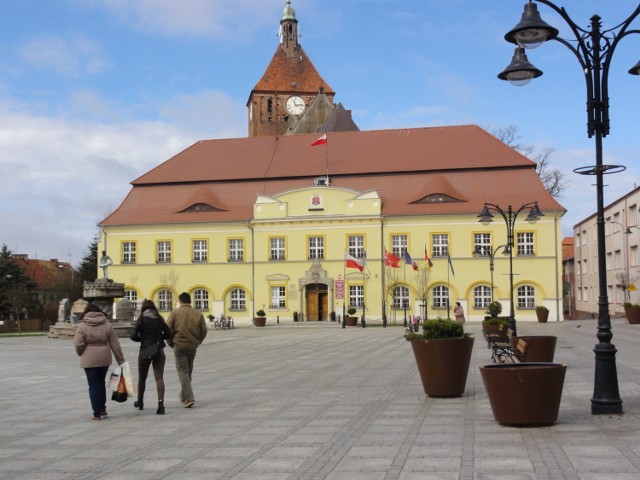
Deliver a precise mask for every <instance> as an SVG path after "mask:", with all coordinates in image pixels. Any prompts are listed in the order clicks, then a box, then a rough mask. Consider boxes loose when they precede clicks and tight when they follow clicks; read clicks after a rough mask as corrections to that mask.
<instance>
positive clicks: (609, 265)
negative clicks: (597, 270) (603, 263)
mask: <svg viewBox="0 0 640 480" xmlns="http://www.w3.org/2000/svg"><path fill="white" fill-rule="evenodd" d="M611 269H613V253H611V252H607V270H611Z"/></svg>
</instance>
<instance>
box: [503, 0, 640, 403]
mask: <svg viewBox="0 0 640 480" xmlns="http://www.w3.org/2000/svg"><path fill="white" fill-rule="evenodd" d="M537 3H541V4H543V5H547V6H548V7H550V8H551V9H553V10H554V11H555V12H556V13H557V14H558V15H560V17H561V18H562V19H563V20H564V21H565V23H566V24H567V25H568V27H569V29H570V31H571V33H572V35H573V37H574V38H573V39H572V40H571V41H568V40H565V39H563V38H561V37H558V33H559V31H558V29H556V28H554V27H552V26H550V25H549V24H547V23H546V22H544V21H543V20H542V18H541V17H540V14H539V13H538V8H537ZM537 3H534V2H533V1H532V0H529V3H527V4H525V6H524V13H523V14H522V18H521V19H520V23H518V25H516V26H515V27H514V28H513V29H512V30H511V31H509V32H508V33H507V34H506V35H505V37H504V38H505V40H507V41H508V42H511V43H515V44H516V45H517V47H516V54H515V55H514V58H513V60H512V62H511V64H510V65H509V66H508V67H507V68H506V69H505V70H504V71H503V72H501V73H500V74H499V75H498V78H500V79H502V80H508V81H509V82H511V83H515V84H516V85H525V84H527V83H528V82H529V81H530V80H531V79H533V78H537V77H539V76H540V75H542V71H541V70H538V69H537V68H535V67H534V66H533V65H531V64H530V63H529V62H528V60H527V57H526V55H525V54H524V49H525V48H535V47H538V46H540V45H541V44H542V43H544V42H546V41H548V40H555V41H557V42H559V43H561V44H562V45H564V46H565V47H567V48H568V49H569V50H570V51H571V53H573V54H574V56H575V57H576V58H577V59H578V62H579V63H580V66H581V67H582V71H583V74H584V78H585V82H586V87H587V134H588V136H589V138H591V137H595V146H596V159H595V160H596V162H595V166H587V167H580V168H577V169H575V170H574V172H575V173H578V174H580V175H595V177H596V195H597V213H596V216H597V219H596V226H597V239H598V282H599V297H598V333H597V337H598V344H596V346H595V348H594V353H595V359H596V368H595V381H594V392H593V398H592V399H591V413H592V414H608V413H622V400H621V399H620V394H619V391H618V374H617V370H616V361H615V357H616V352H617V350H616V348H615V346H614V345H613V344H612V343H611V338H612V337H613V334H612V333H611V320H610V317H609V299H608V298H607V276H606V257H605V253H606V252H605V231H604V199H603V187H604V183H603V176H604V175H605V174H609V173H616V172H621V171H623V170H624V169H625V167H624V166H622V165H604V164H603V162H602V139H603V138H604V137H606V136H607V134H608V133H609V67H610V65H611V58H612V56H613V53H614V51H615V50H616V47H617V46H618V43H619V42H620V40H622V39H623V38H624V37H626V36H627V35H629V34H632V33H640V30H631V29H629V27H630V25H631V23H632V22H633V21H634V20H635V19H636V17H638V15H639V14H640V5H638V6H637V7H636V8H635V10H634V11H633V12H632V13H631V15H629V17H627V19H626V20H624V21H623V22H622V23H620V24H619V25H617V26H616V27H614V28H611V29H609V30H602V24H601V22H600V17H599V16H598V15H593V16H592V17H591V26H590V28H589V29H584V28H582V27H580V26H578V25H577V24H576V23H575V22H574V21H573V20H572V19H571V17H569V15H568V14H567V12H566V10H565V9H564V7H558V6H557V5H555V4H554V3H553V2H550V1H549V0H537ZM516 57H517V58H516ZM629 73H630V74H632V75H640V62H638V63H636V64H635V65H634V66H633V67H631V69H630V70H629Z"/></svg>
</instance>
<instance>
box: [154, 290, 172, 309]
mask: <svg viewBox="0 0 640 480" xmlns="http://www.w3.org/2000/svg"><path fill="white" fill-rule="evenodd" d="M156 306H157V307H158V310H160V311H161V312H170V311H171V309H172V306H173V293H172V292H171V290H167V289H163V290H158V293H157V299H156Z"/></svg>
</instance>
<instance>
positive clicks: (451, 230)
mask: <svg viewBox="0 0 640 480" xmlns="http://www.w3.org/2000/svg"><path fill="white" fill-rule="evenodd" d="M333 98H334V92H333V90H332V89H331V87H329V85H327V83H326V82H325V81H324V79H322V77H321V76H320V75H319V74H318V72H317V71H316V69H315V67H314V66H313V64H312V63H311V61H310V60H309V59H308V57H307V56H306V54H305V52H304V50H303V49H302V47H301V45H300V44H299V43H298V35H297V19H296V17H295V12H294V11H293V8H292V7H291V4H290V1H287V2H286V5H285V8H284V10H283V14H282V17H281V21H280V43H279V45H278V46H277V49H276V53H275V54H274V56H273V58H272V60H271V62H270V64H269V66H268V67H267V70H266V71H265V74H264V75H263V77H262V78H261V79H260V81H259V82H258V84H256V87H254V89H253V90H252V91H251V93H250V96H249V100H248V103H247V107H248V115H249V118H248V123H249V125H248V126H249V136H248V137H247V138H234V139H222V140H203V141H200V142H197V143H196V144H194V145H192V146H191V147H189V148H187V149H186V150H184V151H183V152H181V153H179V154H177V155H176V156H174V157H173V158H171V159H169V160H167V161H166V162H164V163H162V164H160V165H158V166H157V167H156V168H154V169H152V170H151V171H149V172H147V173H146V174H144V175H142V176H141V177H139V178H138V179H136V180H134V181H133V182H132V189H131V191H130V192H129V194H128V195H127V197H126V198H125V199H124V201H123V202H122V204H121V205H120V206H119V207H118V208H117V209H116V210H115V211H114V212H113V213H111V214H110V215H109V216H108V217H107V218H105V219H104V220H103V221H102V222H100V227H101V228H102V237H101V242H100V246H99V248H100V249H101V250H106V252H107V254H108V255H109V256H110V257H111V258H112V259H113V265H112V266H111V267H110V268H109V276H110V277H111V278H112V279H113V280H115V281H116V282H120V283H124V284H125V290H126V296H127V298H129V299H131V300H140V299H142V298H150V299H153V300H154V301H155V302H156V305H157V306H158V307H159V309H160V310H162V311H168V310H170V309H171V308H173V307H174V306H175V303H176V301H177V295H178V294H179V293H180V292H182V291H187V292H189V293H191V296H192V298H193V301H194V306H195V307H196V308H198V309H200V310H202V311H203V313H205V315H209V314H213V315H215V316H219V315H220V314H221V313H224V314H225V315H227V316H229V315H231V316H233V318H234V319H235V321H236V323H250V322H251V319H252V318H253V317H254V315H255V312H256V311H257V310H260V309H262V310H265V312H266V313H267V317H268V318H269V319H274V318H276V317H278V318H280V319H283V320H291V319H293V318H296V319H299V320H305V321H316V320H325V321H326V320H329V319H331V318H334V315H335V316H338V315H343V312H344V311H345V310H346V309H347V308H348V307H349V306H354V307H357V308H358V310H359V311H358V315H363V314H364V315H365V317H366V319H367V321H369V322H380V321H382V319H383V316H386V318H387V319H388V320H389V321H391V322H393V321H394V320H402V319H403V318H405V315H420V316H422V317H424V316H428V317H430V318H433V317H436V316H443V317H446V316H448V315H452V313H451V311H450V310H451V308H452V306H453V305H455V302H460V303H461V305H462V306H463V308H464V309H465V312H466V316H467V319H470V320H481V319H482V317H483V316H484V315H485V313H484V312H485V309H486V305H487V304H488V303H489V302H490V301H491V299H492V298H493V299H495V300H498V301H500V302H501V303H502V304H503V306H504V311H505V312H508V311H509V299H510V291H509V290H510V283H509V281H510V275H509V274H510V270H509V257H508V256H505V255H502V253H503V252H504V251H505V248H504V245H505V244H507V243H508V239H507V227H506V224H505V222H504V221H503V219H502V218H501V217H500V216H499V215H496V216H495V218H494V219H495V221H494V222H493V223H491V224H489V225H484V224H482V223H480V222H479V221H478V220H479V219H478V215H479V214H480V212H481V211H482V210H483V207H484V204H485V203H490V204H496V205H499V206H500V207H502V208H503V209H505V210H506V209H507V208H508V207H509V206H512V207H513V209H518V208H519V207H520V206H521V205H523V204H527V203H530V202H537V205H538V207H539V208H540V210H541V212H542V213H543V214H544V216H542V217H540V220H539V221H538V222H537V223H534V224H529V223H526V222H525V221H524V220H525V217H526V214H527V212H526V211H524V212H522V214H521V215H520V216H519V217H518V220H517V222H516V224H515V231H514V239H513V240H514V242H513V243H514V249H513V252H512V254H513V270H512V273H513V283H514V288H513V298H514V305H515V315H516V318H517V319H518V320H519V321H523V320H524V321H527V320H535V318H536V317H535V311H534V309H535V306H537V305H545V306H547V307H548V308H549V310H550V311H551V315H550V318H551V319H552V320H556V319H561V318H562V311H561V305H562V302H561V300H562V275H561V265H562V263H561V262H562V251H561V217H562V215H563V214H564V212H565V210H564V208H563V207H562V206H561V205H560V204H559V203H558V202H557V201H556V200H555V199H554V198H553V197H551V196H550V195H549V194H548V192H547V191H546V190H545V189H544V187H543V185H542V183H541V182H540V180H539V178H538V176H537V174H536V171H535V163H534V162H532V161H530V160H529V159H527V158H526V157H524V156H522V155H520V154H519V153H517V152H516V151H515V150H513V149H512V148H510V147H508V146H507V145H505V144H503V143H502V142H500V141H499V140H497V139H496V138H495V137H493V136H492V135H490V134H489V133H487V132H486V131H484V130H482V129H481V128H479V127H477V126H475V125H465V126H452V127H431V128H410V129H399V130H380V131H359V129H358V127H357V126H356V124H355V123H354V122H353V120H352V119H351V115H350V112H348V111H347V110H345V109H344V107H343V106H342V105H341V104H334V102H333ZM322 135H326V137H324V138H326V143H321V144H319V145H317V146H312V145H311V144H312V143H315V142H316V141H317V140H318V139H319V138H321V136H322ZM385 250H386V251H388V252H389V253H390V254H392V255H395V256H396V257H398V258H399V259H400V262H399V264H398V266H397V267H392V266H389V265H385ZM347 256H350V257H353V258H354V259H355V260H357V262H358V263H360V264H363V265H364V268H363V269H362V271H360V269H359V268H347V264H346V262H345V258H346V257H347ZM426 257H428V258H429V261H430V262H431V264H432V266H431V267H429V266H428V263H429V261H426V260H425V258H426ZM412 264H413V265H412ZM490 266H492V267H493V270H490ZM416 269H417V270H416Z"/></svg>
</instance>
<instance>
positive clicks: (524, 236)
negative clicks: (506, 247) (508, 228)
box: [517, 232, 535, 256]
mask: <svg viewBox="0 0 640 480" xmlns="http://www.w3.org/2000/svg"><path fill="white" fill-rule="evenodd" d="M517 238H518V256H532V255H534V254H535V252H534V250H533V232H518V234H517Z"/></svg>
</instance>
